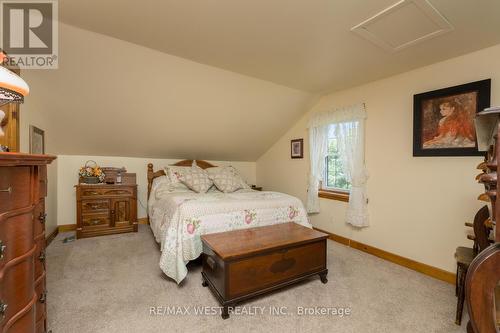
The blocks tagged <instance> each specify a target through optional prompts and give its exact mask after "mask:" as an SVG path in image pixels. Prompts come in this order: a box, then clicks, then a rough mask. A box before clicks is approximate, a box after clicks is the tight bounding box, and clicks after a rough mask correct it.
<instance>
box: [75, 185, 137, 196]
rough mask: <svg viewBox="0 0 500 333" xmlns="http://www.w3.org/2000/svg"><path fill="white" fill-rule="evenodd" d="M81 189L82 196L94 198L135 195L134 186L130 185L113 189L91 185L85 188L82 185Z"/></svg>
mask: <svg viewBox="0 0 500 333" xmlns="http://www.w3.org/2000/svg"><path fill="white" fill-rule="evenodd" d="M80 191H81V196H82V198H87V199H88V198H92V199H96V197H99V196H124V195H130V196H131V195H133V194H134V191H133V189H132V188H129V187H124V188H119V189H117V188H112V189H107V188H92V187H91V186H89V188H85V187H84V186H82V187H81V188H80Z"/></svg>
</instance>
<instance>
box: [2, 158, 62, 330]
mask: <svg viewBox="0 0 500 333" xmlns="http://www.w3.org/2000/svg"><path fill="white" fill-rule="evenodd" d="M54 159H55V157H53V156H47V155H29V154H18V153H0V332H2V333H7V332H8V333H18V332H19V333H32V332H46V330H47V327H46V318H47V314H46V309H45V301H46V291H45V218H46V214H45V197H46V196H47V164H50V163H51V162H52V161H53V160H54Z"/></svg>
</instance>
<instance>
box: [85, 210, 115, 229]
mask: <svg viewBox="0 0 500 333" xmlns="http://www.w3.org/2000/svg"><path fill="white" fill-rule="evenodd" d="M109 224H110V218H109V214H86V215H83V216H82V225H83V227H84V228H86V229H88V228H94V227H95V228H99V227H109Z"/></svg>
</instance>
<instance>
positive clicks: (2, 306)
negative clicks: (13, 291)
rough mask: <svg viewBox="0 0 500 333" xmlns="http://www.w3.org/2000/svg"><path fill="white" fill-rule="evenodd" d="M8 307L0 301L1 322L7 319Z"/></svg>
mask: <svg viewBox="0 0 500 333" xmlns="http://www.w3.org/2000/svg"><path fill="white" fill-rule="evenodd" d="M7 307H8V305H7V304H6V303H4V302H3V301H2V300H0V322H2V321H3V320H4V319H5V312H6V311H7Z"/></svg>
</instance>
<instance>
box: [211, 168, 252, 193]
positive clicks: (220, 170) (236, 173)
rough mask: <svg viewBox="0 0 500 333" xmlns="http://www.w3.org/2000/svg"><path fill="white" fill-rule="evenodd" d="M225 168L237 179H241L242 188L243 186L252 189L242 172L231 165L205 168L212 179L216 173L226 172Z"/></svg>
mask: <svg viewBox="0 0 500 333" xmlns="http://www.w3.org/2000/svg"><path fill="white" fill-rule="evenodd" d="M225 170H229V171H230V172H231V173H232V174H233V176H234V177H235V178H237V179H239V182H240V186H241V187H240V188H243V189H250V186H249V185H248V184H247V182H246V181H245V180H244V179H243V178H242V177H241V176H240V174H239V173H238V171H237V170H236V169H235V168H234V167H233V166H231V165H229V166H221V167H213V168H208V169H205V171H207V172H208V176H209V177H210V178H211V179H212V178H213V177H215V175H216V174H217V173H220V172H225Z"/></svg>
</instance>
